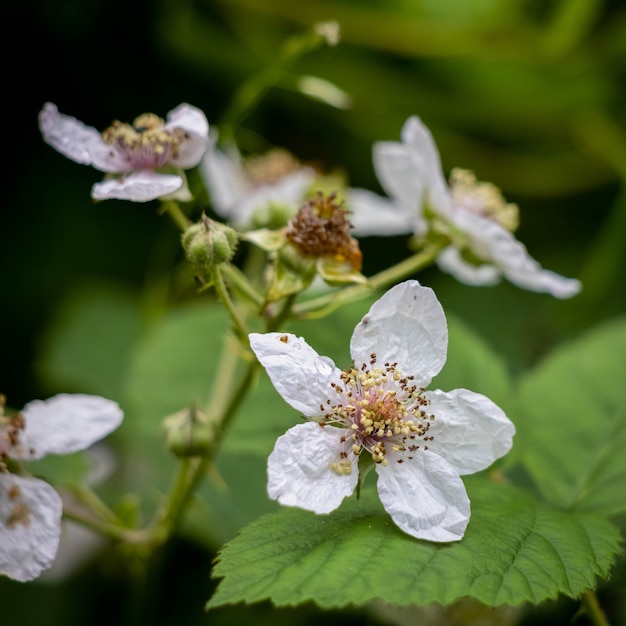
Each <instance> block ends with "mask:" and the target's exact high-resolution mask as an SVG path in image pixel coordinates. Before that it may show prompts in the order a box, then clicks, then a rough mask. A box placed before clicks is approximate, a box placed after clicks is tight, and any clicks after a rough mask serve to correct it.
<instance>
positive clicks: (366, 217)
mask: <svg viewBox="0 0 626 626" xmlns="http://www.w3.org/2000/svg"><path fill="white" fill-rule="evenodd" d="M346 208H347V209H348V210H349V211H350V215H349V220H350V223H351V224H352V226H353V231H352V232H353V234H354V235H356V236H357V237H367V236H371V235H404V234H407V233H412V232H415V231H416V229H417V226H416V223H417V221H418V216H417V213H416V212H411V211H407V210H405V209H404V208H403V207H401V206H400V205H398V204H395V203H393V202H391V201H390V200H388V199H387V198H383V197H381V196H379V195H378V194H375V193H373V192H372V191H369V190H367V189H348V190H347V192H346Z"/></svg>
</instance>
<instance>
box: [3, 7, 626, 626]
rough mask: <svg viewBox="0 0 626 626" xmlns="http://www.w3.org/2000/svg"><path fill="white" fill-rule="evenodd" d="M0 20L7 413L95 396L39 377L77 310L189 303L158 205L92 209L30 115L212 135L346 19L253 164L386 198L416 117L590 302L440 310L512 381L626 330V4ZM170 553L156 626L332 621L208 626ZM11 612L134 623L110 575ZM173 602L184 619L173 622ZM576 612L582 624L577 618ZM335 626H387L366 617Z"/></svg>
mask: <svg viewBox="0 0 626 626" xmlns="http://www.w3.org/2000/svg"><path fill="white" fill-rule="evenodd" d="M0 10H1V11H2V18H3V23H4V24H5V27H6V28H7V29H8V30H11V31H12V30H15V31H16V33H17V34H18V35H19V40H20V42H21V43H20V48H19V49H18V48H16V47H15V44H14V43H13V42H12V39H11V38H10V37H5V38H3V42H2V44H1V45H2V46H3V53H4V54H3V58H4V59H5V64H4V72H5V78H4V85H5V88H4V97H3V104H4V111H5V114H4V119H5V124H4V132H5V137H6V136H7V133H8V137H7V139H6V140H5V141H6V143H5V146H6V151H5V159H4V163H3V168H4V173H5V176H4V181H5V196H4V201H3V208H2V212H1V215H0V276H1V278H2V283H1V284H2V289H0V311H1V313H0V316H1V318H0V319H1V320H2V351H1V355H2V359H1V360H0V367H1V368H2V372H1V376H0V380H1V381H2V383H1V384H0V392H2V393H5V394H6V395H7V396H8V398H9V404H10V405H12V406H14V407H17V408H19V407H21V406H22V405H23V404H24V403H26V402H27V401H29V400H30V399H32V398H36V397H45V396H48V395H50V394H52V393H55V392H58V391H90V389H67V388H63V389H61V388H59V383H58V380H56V379H55V377H54V375H46V371H45V368H42V367H40V366H39V365H38V363H39V362H40V359H41V356H42V354H43V353H44V351H45V346H46V342H47V341H48V340H49V329H50V325H51V323H52V322H53V320H55V319H58V318H59V315H61V312H62V311H64V310H67V307H68V306H71V305H68V304H67V302H68V299H70V300H71V298H72V297H75V294H77V293H79V292H81V291H82V290H84V289H85V288H98V287H101V286H102V285H108V286H110V287H112V288H113V290H116V291H119V292H120V293H124V294H127V293H132V294H136V295H137V296H138V297H140V299H141V301H142V303H143V304H142V307H143V309H142V310H143V311H144V314H145V315H144V322H146V321H149V320H151V319H155V318H158V317H159V315H161V314H162V313H163V312H164V311H166V310H168V309H169V308H171V307H173V306H175V305H176V304H177V303H179V302H181V301H182V300H187V299H190V298H192V297H193V286H192V285H191V284H190V283H189V282H187V281H186V280H185V279H184V278H183V279H181V277H180V275H179V274H178V273H177V272H173V271H172V267H173V266H174V265H175V264H176V263H177V262H178V261H180V260H181V254H180V250H179V245H178V234H177V231H176V229H175V227H174V226H173V225H172V224H170V222H169V221H168V220H167V219H165V218H159V217H157V215H156V204H145V205H144V204H133V203H124V202H113V201H109V202H104V203H101V204H97V205H95V204H94V203H93V202H92V201H91V200H90V197H89V191H90V187H91V185H92V184H93V183H94V182H96V181H98V180H100V178H101V176H100V174H99V173H98V172H96V171H95V170H93V169H90V168H86V167H83V166H79V165H76V164H74V163H72V162H70V161H69V160H67V159H65V158H64V157H62V156H61V155H59V154H58V153H56V152H55V151H54V150H53V149H52V148H50V147H49V146H46V145H45V144H44V143H43V141H42V140H41V137H40V135H39V131H38V128H37V114H38V112H39V110H40V109H41V107H42V106H43V104H44V102H46V101H51V102H54V103H55V104H57V106H58V107H59V110H60V111H61V112H63V113H66V114H69V115H73V116H75V117H77V118H78V119H80V120H82V121H83V122H85V123H87V124H89V125H92V126H95V127H96V128H98V129H103V128H105V127H106V126H107V125H108V124H109V123H110V122H111V121H112V120H113V119H121V120H132V119H133V118H134V117H136V116H137V115H138V114H140V113H142V112H145V111H153V112H155V113H157V114H159V115H162V116H164V115H165V114H166V113H167V111H169V110H170V109H172V108H174V107H175V106H176V105H177V104H179V103H180V102H189V103H190V104H193V105H195V106H197V107H199V108H201V109H202V110H204V111H205V113H206V115H207V117H208V119H209V122H210V123H211V124H216V125H219V121H220V119H221V117H222V115H223V114H224V112H225V111H226V108H227V106H228V103H229V101H230V99H231V97H232V96H233V94H234V92H235V90H236V89H237V88H238V86H239V85H240V84H241V83H242V81H243V80H245V79H246V78H247V77H249V76H251V75H253V74H254V73H256V72H259V71H261V70H262V69H263V68H264V67H267V66H268V64H271V63H272V62H273V60H274V59H275V57H276V55H277V51H278V50H279V48H280V46H281V44H282V43H283V42H284V41H285V39H286V38H288V37H290V36H292V35H294V34H297V33H298V32H302V31H303V30H305V29H307V28H309V27H310V26H311V25H312V24H313V23H314V22H316V21H320V20H328V19H335V20H337V21H338V22H339V24H340V26H341V33H342V38H341V43H340V44H339V46H337V47H334V48H321V49H319V50H316V51H315V52H313V53H311V54H310V55H308V56H306V57H304V58H302V59H300V60H299V61H298V62H297V63H295V64H294V65H293V66H292V67H291V68H290V70H289V71H288V72H287V73H286V74H285V75H284V76H283V78H282V80H281V82H280V83H279V85H277V87H276V88H274V89H271V90H270V91H269V92H268V94H267V96H266V98H265V99H264V100H263V101H262V102H261V104H260V106H259V107H258V109H257V110H256V111H254V113H253V114H252V115H251V116H250V117H249V118H248V119H247V120H245V122H244V128H243V129H242V130H241V132H240V133H239V134H238V139H239V140H240V145H241V147H242V149H243V150H250V151H256V150H262V149H266V148H267V147H268V146H270V145H277V146H285V147H287V148H288V149H289V150H291V151H292V152H293V153H294V154H295V155H296V156H298V157H299V158H301V159H303V160H314V161H318V162H320V163H322V164H323V165H324V166H325V167H327V168H328V169H331V168H334V167H338V168H342V169H344V170H345V171H346V172H347V173H348V175H349V178H350V182H351V184H352V185H354V186H364V187H368V188H371V189H374V190H377V191H380V188H379V186H378V183H377V182H376V179H375V176H374V172H373V168H372V164H371V145H372V143H373V142H374V141H376V140H383V139H391V140H395V139H398V138H399V133H400V128H401V126H402V124H403V122H404V121H405V119H406V118H407V117H408V116H409V115H413V114H416V115H419V116H420V117H421V118H422V119H423V120H424V122H425V123H426V124H427V126H428V127H429V128H430V129H431V131H432V133H433V135H434V137H435V139H436V141H437V144H438V146H439V149H440V152H441V155H442V161H443V165H444V170H445V171H449V170H450V169H451V168H452V167H454V166H460V167H465V168H468V169H473V170H474V171H475V172H476V174H477V176H478V178H479V179H482V180H488V181H492V182H494V183H495V184H496V185H498V186H500V187H501V188H502V190H503V192H504V194H505V196H506V197H507V199H508V200H509V201H513V202H517V203H518V204H519V205H520V209H521V227H520V229H519V231H518V237H519V239H520V240H521V241H523V242H524V243H525V244H526V245H527V247H528V249H529V251H530V253H531V254H532V256H534V257H535V258H536V259H537V260H538V261H539V262H540V263H541V264H542V265H543V266H544V267H546V268H548V269H551V270H553V271H556V272H558V273H562V274H564V275H567V276H575V277H578V278H580V279H581V280H582V281H583V283H584V287H583V293H582V294H581V295H580V296H578V297H576V298H574V299H573V300H571V301H557V300H554V299H552V298H551V297H550V296H547V295H542V294H533V293H527V292H523V291H521V290H519V289H517V288H515V287H513V286H511V285H508V284H502V285H500V286H498V287H495V288H481V289H477V288H471V287H466V286H464V285H461V284H458V283H457V282H455V281H454V279H452V278H451V277H448V276H446V275H442V274H441V273H439V272H437V271H435V270H429V271H427V272H425V273H424V274H422V275H420V277H419V278H420V280H421V281H422V282H423V283H426V284H429V285H430V286H432V287H434V288H435V290H436V292H437V294H438V296H439V298H440V300H441V301H442V303H443V305H444V308H445V309H446V311H448V312H450V313H454V314H456V315H458V316H459V317H461V318H463V319H464V320H465V321H466V322H467V323H468V324H469V325H470V327H472V328H473V329H474V330H476V331H477V332H478V334H480V335H481V336H482V337H483V338H484V339H485V340H486V342H487V343H488V344H489V345H490V346H491V347H492V348H493V349H494V350H495V351H496V352H497V353H498V354H500V355H501V356H502V357H503V358H504V359H505V360H506V363H507V366H508V367H509V369H510V370H511V371H512V372H513V373H515V372H518V371H520V370H522V369H523V368H525V367H527V366H528V365H530V364H532V363H535V362H536V361H537V359H539V358H540V357H541V355H543V354H545V353H546V352H547V351H548V350H549V349H550V348H551V347H552V346H554V345H557V344H559V343H560V342H562V341H564V340H567V339H569V338H573V337H576V336H578V335H579V334H580V333H581V332H582V331H583V330H584V329H587V328H589V327H591V326H593V325H595V324H597V323H598V322H600V321H601V320H604V319H607V318H611V317H615V316H618V315H622V314H623V313H624V312H625V311H626V296H625V289H624V282H623V271H624V269H626V255H625V250H626V245H625V243H626V196H625V195H624V189H623V182H624V180H626V89H625V88H624V84H625V83H624V81H625V79H626V8H625V7H624V5H623V3H622V2H619V1H617V0H615V1H612V2H611V1H604V2H602V1H600V0H562V1H556V0H553V1H540V0H476V1H474V2H466V1H464V0H386V1H383V0H318V1H315V2H313V1H310V2H306V1H303V2H293V1H292V0H223V1H217V0H144V1H131V2H121V1H119V0H110V1H105V0H91V1H90V2H81V1H80V0H58V1H55V2H50V1H49V0H39V1H36V0H31V1H30V2H28V3H23V2H19V3H18V1H17V0H8V1H7V0H5V2H4V3H3V6H2V9H0ZM305 75H314V76H318V77H320V78H323V79H326V80H329V81H331V82H333V83H334V84H335V85H337V86H338V87H339V88H341V89H342V90H344V91H345V92H347V93H348V94H349V96H350V100H351V105H350V107H349V108H347V109H339V108H333V107H330V106H328V105H327V104H325V103H322V102H319V101H316V100H314V99H311V98H309V97H307V96H305V95H303V94H302V93H300V92H299V89H298V85H299V79H300V78H301V77H302V76H305ZM192 182H193V179H192ZM195 182H196V183H197V180H196V181H195ZM201 199H202V198H201ZM362 249H363V251H364V263H365V268H364V272H365V273H366V274H371V273H373V272H375V271H377V270H379V269H382V268H383V267H386V266H388V265H390V264H391V263H392V262H394V261H397V260H400V259H401V258H403V257H404V256H406V249H405V245H404V239H403V238H398V239H395V238H393V239H377V238H370V239H366V240H363V241H362ZM102 323H103V324H105V325H109V324H112V325H113V326H112V327H110V326H109V327H108V328H107V332H109V334H111V335H115V323H116V322H115V318H114V317H113V316H112V317H111V318H107V317H106V315H105V314H103V322H102ZM125 328H126V330H125V332H130V331H128V329H127V327H125ZM133 332H134V331H133ZM137 332H141V328H139V329H137ZM123 340H124V337H123V335H120V337H119V341H120V342H123ZM112 349H113V348H112ZM48 374H49V372H48ZM177 548H179V549H177V550H176V551H172V553H171V556H170V558H171V561H170V565H171V567H170V571H171V572H172V576H173V578H172V580H169V578H168V588H169V589H170V590H171V594H172V597H168V598H162V599H161V600H160V601H159V602H158V603H157V606H156V607H155V612H154V615H152V617H151V618H150V619H148V618H147V617H146V618H145V619H146V621H145V623H158V624H169V623H172V624H174V623H176V624H178V623H189V624H192V623H193V624H195V623H208V622H209V619H211V620H212V621H211V623H221V622H220V621H219V620H220V619H222V618H221V617H220V615H223V619H224V620H226V621H228V622H229V623H238V620H240V621H241V622H250V621H251V620H252V617H251V616H254V622H255V623H264V622H263V620H270V621H271V623H272V624H278V623H293V622H294V621H295V620H299V621H300V623H308V622H307V620H309V621H310V623H315V620H316V619H318V617H319V616H318V615H317V613H316V611H315V610H314V609H313V608H305V609H302V610H297V611H294V612H290V611H282V612H275V611H272V610H270V609H269V607H266V608H263V609H258V608H257V609H254V610H253V611H252V610H251V611H250V612H248V613H246V612H245V611H244V612H243V613H226V612H218V613H216V614H213V615H212V616H211V617H210V618H209V617H208V616H205V615H203V614H202V612H201V607H202V604H203V602H204V600H206V598H207V597H208V593H207V589H208V583H207V579H208V574H209V566H210V558H211V556H210V553H206V552H204V551H201V550H199V549H198V548H197V547H196V546H194V545H193V544H188V543H184V542H183V543H182V544H181V545H179V546H177ZM183 572H184V574H185V575H184V576H183V574H182V573H183ZM103 580H104V581H106V583H103ZM198 581H200V582H199V583H198ZM62 592H63V593H62ZM64 592H67V593H64ZM4 593H10V594H12V595H11V598H12V602H15V604H16V606H18V605H21V603H22V602H28V598H30V597H31V596H32V597H35V594H39V595H38V596H37V597H39V598H40V599H41V602H42V603H43V605H45V606H47V607H48V608H47V609H46V610H45V612H42V611H41V606H30V607H28V609H27V610H28V612H27V615H29V616H31V617H32V620H30V621H29V619H26V620H25V621H24V620H23V623H31V621H32V623H37V624H41V625H44V626H45V625H46V624H56V623H71V622H72V621H75V623H81V624H82V623H99V620H102V623H104V622H105V621H106V620H108V621H111V620H113V621H114V622H115V623H122V622H118V619H121V618H120V617H119V615H121V613H122V612H123V611H124V610H125V609H126V608H127V607H128V606H129V605H130V604H132V594H131V593H130V592H129V591H128V589H127V588H126V586H125V583H124V581H123V579H122V578H120V577H117V576H116V575H111V574H110V573H109V574H108V575H107V574H106V573H105V574H102V572H100V571H99V570H97V569H93V570H89V572H88V574H86V575H85V576H83V577H82V578H80V579H76V578H74V579H71V580H70V581H69V582H68V583H65V586H61V587H56V586H52V587H49V586H37V587H35V586H30V585H29V586H20V585H16V584H13V583H10V582H7V581H4V580H0V597H1V596H2V595H3V594H4ZM79 598H82V599H79ZM170 602H171V603H172V604H171V606H172V607H175V609H174V608H173V609H171V610H169V609H167V608H166V607H167V606H168V603H170ZM2 604H3V606H4V605H5V601H4V600H3V601H2ZM562 604H563V603H562ZM564 604H565V605H566V606H565V609H563V610H564V613H563V614H567V615H569V616H570V617H571V615H573V613H574V612H575V609H573V608H572V607H573V605H571V604H568V603H567V602H565V603H564ZM561 609H562V607H561V606H560V605H558V606H557V605H554V606H552V607H548V608H546V609H545V611H544V613H545V619H546V623H555V622H554V621H550V620H554V619H557V618H555V617H554V615H560V614H561V613H559V611H560V610H561ZM570 610H571V612H569V613H568V611H570ZM551 611H552V612H551ZM3 613H4V609H3ZM118 614H119V615H118ZM16 615H23V614H22V613H21V612H20V613H16ZM542 615H543V614H542V613H541V612H539V613H537V612H535V613H534V614H533V617H532V619H531V618H530V617H529V618H528V623H542V622H541V620H542V619H544V617H542ZM16 619H17V618H16ZM20 619H21V618H20ZM326 619H327V620H332V619H336V620H337V623H342V624H347V623H355V624H356V623H375V622H374V621H372V620H373V618H370V617H365V616H364V615H362V614H360V613H355V614H354V615H352V614H344V613H341V614H339V613H338V614H337V615H336V616H335V615H331V616H327V617H325V620H326ZM279 620H283V621H279ZM366 620H370V622H367V621H366ZM533 620H534V621H533ZM129 623H140V622H139V621H136V620H135V621H129ZM141 623H144V622H141ZM329 623H330V621H329ZM383 623H384V622H383Z"/></svg>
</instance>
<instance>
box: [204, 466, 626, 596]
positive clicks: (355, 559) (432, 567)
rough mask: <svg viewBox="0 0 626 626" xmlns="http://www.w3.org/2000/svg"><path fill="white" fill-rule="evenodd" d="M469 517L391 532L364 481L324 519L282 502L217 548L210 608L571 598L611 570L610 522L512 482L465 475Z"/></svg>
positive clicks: (614, 547)
mask: <svg viewBox="0 0 626 626" xmlns="http://www.w3.org/2000/svg"><path fill="white" fill-rule="evenodd" d="M467 484H468V492H469V494H470V498H471V501H472V510H473V514H472V519H471V521H470V524H469V526H468V529H467V531H466V534H465V537H464V539H463V540H462V541H460V542H456V543H451V544H436V543H430V542H426V541H419V540H416V539H413V538H412V537H409V536H408V535H405V534H404V533H402V532H401V531H400V530H399V529H397V528H396V527H395V526H394V525H393V523H392V521H391V519H390V518H389V516H388V515H387V514H386V513H385V512H384V511H383V510H382V508H381V505H380V503H379V502H378V500H377V498H376V497H375V496H373V495H371V490H368V493H367V495H366V497H364V498H363V499H362V500H361V501H357V500H355V499H350V500H349V501H347V502H346V503H344V504H343V505H342V506H341V507H340V508H339V509H338V510H337V511H335V512H333V513H332V514H330V515H328V516H317V515H314V514H313V513H309V512H306V511H301V510H298V509H289V508H285V509H282V510H281V511H280V512H278V513H275V514H269V515H266V516H264V517H262V518H260V519H259V520H257V521H256V522H254V523H252V524H250V525H249V526H248V527H246V528H245V529H244V530H243V531H242V532H241V534H240V535H239V536H238V537H237V538H236V539H234V540H233V541H231V542H230V543H228V544H227V545H226V546H225V547H224V548H223V550H222V551H221V553H220V555H219V561H218V563H217V565H216V567H215V570H214V575H215V576H216V577H221V578H222V580H221V582H220V583H219V586H218V589H217V591H216V593H215V595H214V596H213V598H212V599H211V600H210V601H209V603H208V608H212V607H218V606H223V605H225V604H233V603H237V602H246V603H253V602H259V601H261V600H266V599H270V600H271V601H272V602H273V603H274V604H275V605H277V606H292V605H296V604H300V603H303V602H307V601H311V600H312V601H314V602H316V603H317V604H318V605H320V606H321V607H326V608H331V607H343V606H346V605H349V604H356V605H362V604H364V603H366V602H368V601H370V600H373V599H375V598H378V599H381V600H383V601H385V602H389V603H391V604H397V605H408V604H417V605H425V604H430V603H433V602H437V603H440V604H449V603H452V602H454V601H456V600H458V599H460V598H463V597H473V598H475V599H477V600H479V601H480V602H483V603H485V604H487V605H490V606H498V605H502V604H509V605H515V604H520V603H523V602H533V603H538V602H542V601H544V600H547V599H549V598H555V597H557V596H558V595H559V594H565V595H568V596H570V597H576V596H578V595H579V594H580V593H582V592H583V591H584V590H585V589H587V588H589V587H593V586H594V585H595V584H596V579H597V577H599V578H604V577H606V576H607V575H608V572H609V568H610V565H611V563H612V560H613V558H614V556H615V554H616V552H617V551H618V549H619V541H620V537H619V532H618V530H617V528H616V527H615V526H614V525H613V524H611V523H610V522H609V521H608V520H606V519H604V518H602V517H599V516H596V515H593V514H588V513H583V512H563V511H557V510H554V509H552V508H550V507H548V506H547V505H545V504H542V503H540V502H538V501H536V500H534V499H532V498H530V497H529V496H527V495H525V494H524V493H523V492H521V491H519V490H517V489H516V488H514V487H512V486H510V485H498V484H496V483H491V482H488V481H487V480H486V479H484V478H473V479H470V480H468V481H467Z"/></svg>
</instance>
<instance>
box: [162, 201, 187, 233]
mask: <svg viewBox="0 0 626 626" xmlns="http://www.w3.org/2000/svg"><path fill="white" fill-rule="evenodd" d="M159 212H160V213H167V214H168V215H169V216H170V217H171V218H172V221H173V222H174V224H176V226H178V228H180V229H181V230H182V231H185V230H187V228H189V227H190V226H191V220H189V218H188V217H187V216H186V215H185V214H184V213H183V211H182V209H181V208H180V206H179V205H178V202H174V200H164V201H162V202H161V209H160V211H159Z"/></svg>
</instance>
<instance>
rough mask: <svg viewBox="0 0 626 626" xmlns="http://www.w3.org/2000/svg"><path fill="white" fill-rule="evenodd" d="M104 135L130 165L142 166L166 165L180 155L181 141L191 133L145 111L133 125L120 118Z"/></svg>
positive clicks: (134, 166) (138, 168)
mask: <svg viewBox="0 0 626 626" xmlns="http://www.w3.org/2000/svg"><path fill="white" fill-rule="evenodd" d="M102 138H103V139H104V142H105V143H107V144H108V145H111V146H115V147H116V148H117V149H118V150H119V151H120V152H121V154H122V155H123V156H124V158H125V159H126V161H127V162H128V164H129V167H130V168H132V169H137V170H141V169H156V168H159V167H163V166H164V165H166V164H167V163H169V162H170V161H172V159H175V158H177V157H178V154H179V148H180V144H181V143H182V142H183V141H184V140H185V139H188V138H189V136H188V134H187V133H186V131H185V130H183V129H182V128H170V129H166V128H165V127H164V121H163V120H162V119H161V118H160V117H158V116H157V115H154V114H153V113H144V114H143V115H140V116H139V117H138V118H137V119H136V120H135V121H134V122H133V124H132V125H130V124H124V123H122V122H119V121H117V120H116V121H115V122H113V124H112V125H111V126H109V128H107V129H106V130H105V131H104V132H103V133H102ZM112 156H113V155H112Z"/></svg>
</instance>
